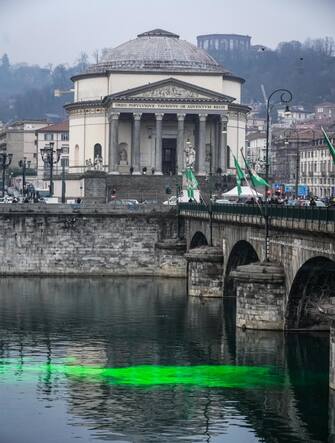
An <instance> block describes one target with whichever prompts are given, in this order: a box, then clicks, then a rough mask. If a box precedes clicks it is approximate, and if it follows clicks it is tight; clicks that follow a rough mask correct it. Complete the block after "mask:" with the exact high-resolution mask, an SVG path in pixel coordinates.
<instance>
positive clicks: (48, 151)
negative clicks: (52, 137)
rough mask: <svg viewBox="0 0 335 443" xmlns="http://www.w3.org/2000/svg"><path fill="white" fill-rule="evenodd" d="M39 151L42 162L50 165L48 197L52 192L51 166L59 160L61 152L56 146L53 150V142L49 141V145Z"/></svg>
mask: <svg viewBox="0 0 335 443" xmlns="http://www.w3.org/2000/svg"><path fill="white" fill-rule="evenodd" d="M40 152H41V157H42V160H43V162H44V164H45V165H47V166H49V167H50V185H49V193H50V197H52V196H53V193H54V186H53V185H54V184H53V167H54V165H56V164H57V163H58V162H59V159H60V156H61V153H62V148H57V149H56V150H54V142H50V143H49V146H45V147H44V148H42V149H41V150H40Z"/></svg>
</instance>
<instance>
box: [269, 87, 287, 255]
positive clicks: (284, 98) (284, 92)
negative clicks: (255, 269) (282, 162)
mask: <svg viewBox="0 0 335 443" xmlns="http://www.w3.org/2000/svg"><path fill="white" fill-rule="evenodd" d="M277 94H280V98H279V101H278V100H277V101H276V102H274V103H271V99H272V97H273V96H274V95H277ZM292 98H293V95H292V92H291V91H289V90H288V89H282V88H280V89H275V90H274V91H273V92H272V93H271V94H270V96H269V98H268V99H267V102H266V150H265V180H266V182H267V183H268V182H269V166H270V165H269V144H270V114H271V111H272V109H273V107H274V106H275V105H276V104H280V103H281V104H285V105H286V107H285V114H288V113H289V112H290V110H289V107H288V103H290V102H291V101H292ZM268 205H269V202H268V199H267V189H266V187H265V204H264V219H265V245H264V246H265V254H264V259H265V261H268V258H269V208H268Z"/></svg>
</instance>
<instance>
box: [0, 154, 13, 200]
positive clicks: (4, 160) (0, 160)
mask: <svg viewBox="0 0 335 443" xmlns="http://www.w3.org/2000/svg"><path fill="white" fill-rule="evenodd" d="M12 158H13V154H7V152H1V153H0V165H1V167H2V197H5V181H6V169H7V168H9V165H10V164H11V163H12Z"/></svg>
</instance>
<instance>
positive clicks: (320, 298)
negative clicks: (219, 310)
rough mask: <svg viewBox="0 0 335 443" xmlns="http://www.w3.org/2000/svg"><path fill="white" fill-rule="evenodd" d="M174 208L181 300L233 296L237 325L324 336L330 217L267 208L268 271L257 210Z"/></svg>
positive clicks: (331, 265)
mask: <svg viewBox="0 0 335 443" xmlns="http://www.w3.org/2000/svg"><path fill="white" fill-rule="evenodd" d="M210 209H211V210H210V211H209V210H208V207H206V206H205V205H197V204H181V205H180V207H179V213H180V217H181V218H182V219H183V220H184V229H185V239H186V243H187V254H186V258H187V261H188V283H189V292H190V293H191V294H192V295H198V296H200V297H201V296H222V295H223V294H226V295H227V294H228V295H232V294H236V293H237V295H238V297H237V325H238V326H241V327H246V328H254V329H327V328H329V320H327V317H326V316H325V315H323V312H327V310H328V309H331V307H332V306H333V307H334V308H335V285H334V283H335V272H334V271H335V210H333V209H327V208H309V207H306V208H295V207H285V206H282V207H275V206H272V207H271V206H270V207H269V216H270V218H269V220H270V235H269V259H270V261H269V263H264V261H263V260H264V251H265V231H264V217H263V216H262V214H261V212H260V208H259V207H257V206H247V205H243V206H242V205H212V208H210Z"/></svg>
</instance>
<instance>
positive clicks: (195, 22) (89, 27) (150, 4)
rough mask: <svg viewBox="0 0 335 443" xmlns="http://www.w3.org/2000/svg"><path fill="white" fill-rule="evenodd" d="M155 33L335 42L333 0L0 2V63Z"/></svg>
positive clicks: (43, 59) (67, 56)
mask: <svg viewBox="0 0 335 443" xmlns="http://www.w3.org/2000/svg"><path fill="white" fill-rule="evenodd" d="M154 28H163V29H166V30H168V31H172V32H175V33H177V34H179V35H180V36H181V38H183V39H185V40H188V41H191V42H193V43H195V42H196V36H197V35H199V34H208V33H223V34H224V33H236V34H248V35H250V36H251V37H252V43H253V44H264V45H265V46H269V47H272V48H274V47H276V46H277V44H278V43H279V42H281V41H288V40H300V41H304V40H305V39H306V38H308V37H311V38H317V37H325V36H330V37H335V0H0V56H1V55H2V54H3V53H5V52H6V53H8V55H9V57H10V60H11V61H12V62H28V63H39V64H41V65H46V64H47V63H53V64H58V63H70V64H72V63H74V62H75V60H76V59H77V58H78V56H79V54H80V52H81V51H85V52H87V53H88V55H90V56H91V55H92V53H93V51H94V50H95V49H101V48H105V47H114V46H117V45H119V44H121V43H123V42H125V41H127V40H130V39H132V38H135V37H136V35H137V34H139V33H141V32H144V31H148V30H150V29H154Z"/></svg>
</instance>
